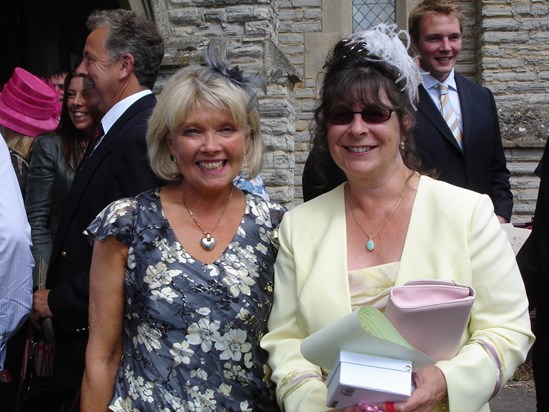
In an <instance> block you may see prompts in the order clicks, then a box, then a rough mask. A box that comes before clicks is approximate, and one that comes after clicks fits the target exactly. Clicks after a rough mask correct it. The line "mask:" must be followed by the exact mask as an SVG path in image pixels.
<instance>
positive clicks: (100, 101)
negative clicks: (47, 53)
mask: <svg viewBox="0 0 549 412" xmlns="http://www.w3.org/2000/svg"><path fill="white" fill-rule="evenodd" d="M108 33H109V31H108V29H107V28H105V27H100V28H97V29H95V30H93V31H92V32H91V33H90V34H89V35H88V38H87V39H86V44H85V46H84V53H83V58H82V62H81V63H80V64H79V65H78V67H77V68H76V73H78V74H80V75H82V76H86V78H87V79H86V82H88V83H89V84H90V86H93V87H94V91H95V93H96V95H97V109H98V110H99V112H100V113H101V114H102V115H104V114H105V113H107V112H108V111H109V109H110V108H111V107H112V106H114V104H115V103H116V102H117V100H116V99H117V98H116V96H117V94H118V92H119V79H120V76H121V71H122V67H121V63H122V62H121V61H120V60H118V61H113V60H112V59H111V56H110V55H109V53H108V51H107V49H106V47H105V42H106V40H107V36H108Z"/></svg>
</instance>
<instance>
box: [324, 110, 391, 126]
mask: <svg viewBox="0 0 549 412" xmlns="http://www.w3.org/2000/svg"><path fill="white" fill-rule="evenodd" d="M396 111H397V109H394V108H393V109H364V110H362V111H360V112H353V111H352V110H345V109H335V110H333V111H330V112H329V113H328V114H327V115H326V121H327V122H328V123H332V124H349V123H351V122H352V121H353V118H354V117H355V114H360V117H362V120H363V121H364V122H366V123H383V122H386V121H387V120H389V119H390V118H391V114H392V113H393V112H396Z"/></svg>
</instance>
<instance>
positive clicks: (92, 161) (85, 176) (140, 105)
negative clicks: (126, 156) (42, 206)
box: [55, 94, 156, 245]
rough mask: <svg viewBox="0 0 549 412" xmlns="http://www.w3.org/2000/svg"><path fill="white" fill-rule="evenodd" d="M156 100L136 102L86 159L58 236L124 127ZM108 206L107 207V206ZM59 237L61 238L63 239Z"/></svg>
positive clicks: (62, 233) (76, 177)
mask: <svg viewBox="0 0 549 412" xmlns="http://www.w3.org/2000/svg"><path fill="white" fill-rule="evenodd" d="M155 101H156V98H155V97H154V95H153V94H149V95H146V96H144V97H142V98H140V99H139V100H137V101H136V102H134V103H133V104H132V105H131V106H130V107H128V109H127V110H126V111H125V112H124V113H123V114H122V116H120V118H118V120H117V121H116V122H115V123H114V124H113V125H112V127H111V128H110V129H109V131H108V132H107V134H106V135H105V136H104V138H103V140H102V141H101V143H100V144H99V146H98V147H97V148H96V149H95V151H94V152H93V154H92V156H90V157H89V158H88V159H86V160H85V161H84V162H83V163H82V164H81V165H80V168H79V169H78V172H77V173H76V176H75V178H74V181H73V183H72V187H71V192H70V196H69V197H68V198H67V203H66V205H65V209H64V214H65V216H64V218H63V219H62V223H61V224H60V227H59V230H58V234H59V235H61V236H62V237H64V235H65V231H66V229H67V228H68V227H69V225H70V222H71V220H72V218H73V216H74V213H75V211H76V210H77V209H78V206H79V203H80V199H81V197H82V193H83V192H84V189H85V188H86V187H87V185H88V182H89V180H90V179H91V178H92V176H93V174H94V173H95V171H96V170H97V168H98V167H99V166H100V165H101V163H102V161H103V159H104V158H105V156H107V154H108V153H109V152H110V151H111V150H112V146H113V144H114V141H115V140H116V136H117V135H118V133H119V132H120V130H121V129H122V127H123V126H124V125H125V124H126V123H127V122H128V121H129V120H131V119H132V118H133V117H134V116H135V114H136V113H137V112H139V111H141V110H143V109H145V108H147V107H150V108H151V110H152V107H153V105H154V102H155ZM105 206H106V205H105ZM61 236H59V237H61ZM55 243H56V244H57V245H60V244H61V243H62V241H60V242H59V243H58V242H55Z"/></svg>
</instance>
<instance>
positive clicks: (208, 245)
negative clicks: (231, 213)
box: [179, 185, 234, 252]
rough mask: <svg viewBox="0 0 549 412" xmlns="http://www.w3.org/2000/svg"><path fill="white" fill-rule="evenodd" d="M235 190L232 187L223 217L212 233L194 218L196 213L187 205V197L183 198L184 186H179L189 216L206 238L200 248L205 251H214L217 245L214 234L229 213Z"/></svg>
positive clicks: (222, 213)
mask: <svg viewBox="0 0 549 412" xmlns="http://www.w3.org/2000/svg"><path fill="white" fill-rule="evenodd" d="M233 189H234V186H233V187H231V193H230V194H229V198H228V199H227V203H225V207H224V208H223V212H221V216H219V219H217V223H216V224H215V226H214V228H213V229H212V230H211V231H210V232H206V231H205V230H204V229H203V228H202V225H201V224H200V223H198V220H196V217H195V216H194V213H193V212H192V211H191V209H189V206H188V205H187V202H186V201H185V196H183V185H181V186H179V194H180V195H181V200H182V201H183V205H185V209H187V212H189V215H190V216H191V219H192V220H193V222H194V223H195V225H196V226H198V228H199V229H200V231H201V232H202V234H203V235H204V237H202V239H200V246H202V248H203V249H204V250H207V251H208V252H209V251H211V250H213V248H214V247H215V245H216V243H217V242H216V240H215V238H214V237H213V232H215V230H216V229H217V227H218V226H219V223H221V219H223V216H225V213H226V212H227V209H228V208H229V205H230V204H231V199H232V198H233Z"/></svg>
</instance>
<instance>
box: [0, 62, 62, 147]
mask: <svg viewBox="0 0 549 412" xmlns="http://www.w3.org/2000/svg"><path fill="white" fill-rule="evenodd" d="M57 115H58V108H57V96H56V95H55V92H54V91H53V90H52V88H51V87H50V86H48V85H47V84H46V82H45V81H43V80H42V79H40V78H39V77H36V76H35V75H34V74H32V73H29V72H28V71H26V70H24V69H22V68H20V67H16V68H15V70H14V71H13V76H12V77H11V79H10V80H9V81H8V82H7V83H6V84H5V85H4V88H3V89H2V92H1V93H0V124H1V125H3V126H5V127H7V128H9V129H11V130H14V131H16V132H18V133H22V134H24V135H26V136H31V137H35V136H38V135H39V134H42V133H45V132H49V131H52V130H55V128H56V127H57V124H58V119H57Z"/></svg>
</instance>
